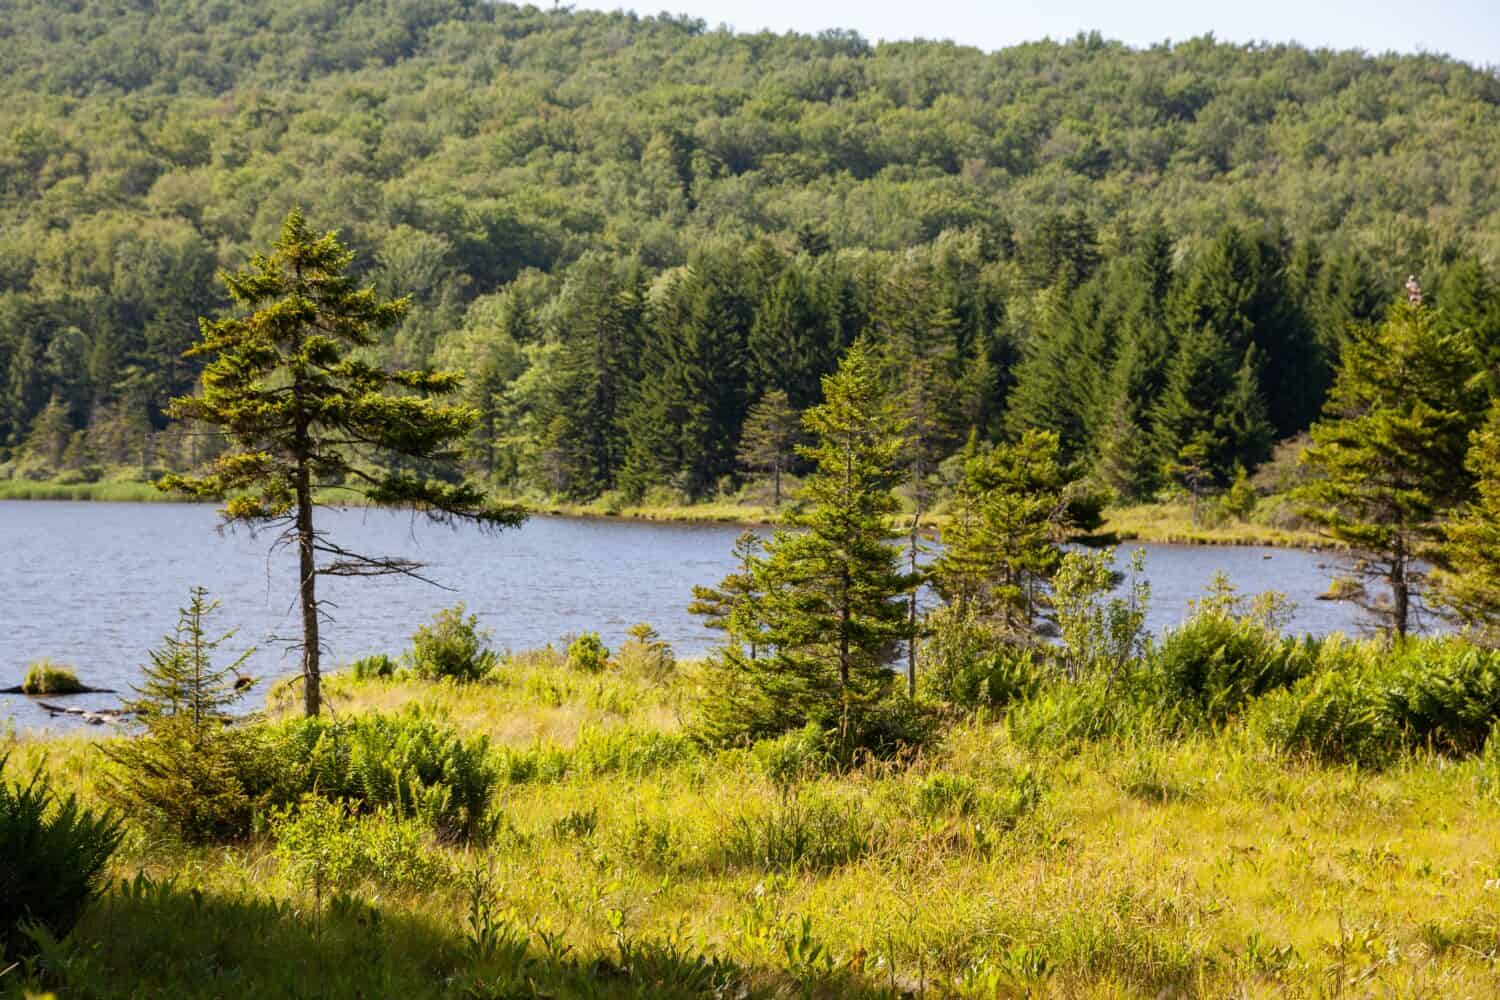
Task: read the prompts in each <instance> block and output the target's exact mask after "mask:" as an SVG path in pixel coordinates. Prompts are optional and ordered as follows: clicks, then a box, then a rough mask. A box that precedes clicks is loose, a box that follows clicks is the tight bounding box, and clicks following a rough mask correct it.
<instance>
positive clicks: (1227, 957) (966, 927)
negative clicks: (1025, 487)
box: [0, 656, 1500, 997]
mask: <svg viewBox="0 0 1500 1000" xmlns="http://www.w3.org/2000/svg"><path fill="white" fill-rule="evenodd" d="M496 678H497V679H496V681H495V682H494V683H486V684H470V685H457V684H419V683H415V682H411V681H399V680H379V681H367V682H362V683H357V682H354V681H352V680H351V679H348V678H345V677H339V676H336V677H334V678H331V679H330V682H329V686H328V689H329V692H330V694H331V696H332V703H333V704H334V705H335V707H336V709H337V710H338V711H339V712H340V713H353V712H359V711H365V710H369V709H382V710H391V709H393V708H395V707H397V706H399V705H401V704H405V703H409V702H418V703H421V704H423V705H424V708H428V709H431V710H432V711H435V712H439V713H441V714H443V715H444V716H446V717H447V718H448V719H449V720H450V722H451V723H452V724H453V725H454V726H455V727H457V728H459V729H460V730H462V731H464V732H466V733H484V734H488V735H490V736H491V737H492V738H493V739H494V740H496V741H497V742H498V743H499V744H500V749H499V750H498V751H497V752H498V753H499V754H501V755H502V756H503V757H504V758H505V759H507V760H509V761H512V762H516V761H521V762H529V763H523V764H521V765H518V767H517V771H518V772H524V773H518V774H516V775H515V776H513V777H512V780H511V781H510V782H509V783H508V784H506V785H504V786H503V787H502V788H501V790H500V792H499V793H498V794H497V799H496V804H495V806H494V814H495V819H496V825H497V829H498V831H499V832H498V833H497V834H496V836H495V837H494V838H493V839H492V840H491V842H490V843H489V844H487V845H486V846H484V847H482V848H479V847H475V848H463V847H459V846H455V845H444V844H437V843H434V844H432V845H431V847H430V849H431V850H432V851H433V852H436V855H437V856H439V857H440V859H441V862H442V863H441V865H440V866H439V871H440V873H441V874H439V875H438V876H437V877H435V878H434V879H433V880H431V882H430V884H429V883H428V882H426V881H424V882H423V883H421V884H410V885H409V884H403V883H399V882H391V881H382V880H381V879H380V878H378V877H374V876H371V877H365V878H363V879H362V880H359V881H356V882H355V883H354V884H353V885H351V886H349V887H347V893H348V895H347V898H345V899H343V900H342V901H335V900H334V899H332V898H331V894H330V893H327V892H324V893H322V894H321V895H320V894H319V893H318V892H317V891H316V887H315V886H312V885H309V884H308V883H307V882H306V880H305V878H303V877H301V876H299V874H298V872H297V871H296V870H295V869H293V868H291V867H289V866H288V865H287V864H286V863H285V861H284V859H282V858H280V857H278V855H277V853H276V851H275V850H274V849H273V846H272V845H271V844H270V843H269V841H268V840H266V839H264V838H261V839H256V840H252V841H251V842H249V843H247V844H243V845H238V846H235V847H230V848H216V849H202V848H200V849H193V848H187V847H183V846H181V845H176V844H173V843H170V842H164V841H161V840H159V839H157V838H154V837H152V836H150V835H148V834H146V833H144V832H143V831H135V832H134V833H133V834H132V836H131V837H130V839H129V841H128V843H127V845H126V847H125V848H124V850H123V851H122V854H121V855H120V857H119V858H118V859H117V860H116V862H115V865H114V875H115V877H116V878H117V879H127V880H134V878H135V875H136V873H137V872H138V871H144V872H146V873H147V875H148V877H149V878H151V879H152V880H154V881H155V882H157V883H162V882H164V880H169V879H173V878H175V879H176V881H175V883H172V887H171V888H170V890H163V889H160V888H157V889H153V890H150V891H149V892H148V891H147V890H144V889H142V890H139V891H137V890H135V889H125V888H122V887H121V886H120V884H119V883H117V884H116V887H115V889H114V890H113V891H112V892H111V893H110V894H109V895H108V896H107V897H106V899H105V900H104V901H103V902H101V903H100V904H98V905H96V906H95V907H94V908H93V909H92V910H91V911H90V912H89V913H88V914H86V915H85V918H84V921H83V924H82V925H81V926H80V928H79V930H78V931H77V933H76V934H75V936H74V938H73V940H72V942H71V943H70V944H69V945H68V946H66V947H64V948H62V949H60V950H59V951H57V953H56V954H55V955H54V957H53V959H52V961H53V967H50V968H49V969H47V970H34V972H33V977H32V982H33V985H34V986H37V987H52V988H56V987H63V988H65V989H67V990H71V991H73V993H74V995H97V996H123V995H131V993H132V992H134V993H135V995H152V994H161V993H166V992H171V993H173V994H174V995H187V996H210V995H228V994H234V995H245V996H273V995H292V994H293V993H295V994H296V995H322V996H351V995H355V992H356V991H358V992H362V993H363V994H364V995H367V996H375V995H403V996H404V995H410V996H414V997H425V996H510V995H535V994H538V993H539V994H543V995H553V996H589V995H597V996H657V995H660V996H673V995H681V996H703V995H714V993H715V992H716V991H720V992H722V993H723V994H724V995H767V996H798V995H803V994H804V993H805V994H807V995H812V996H830V997H831V996H890V995H896V994H900V993H902V992H903V991H905V992H912V993H916V992H919V991H921V990H924V989H925V991H926V992H927V995H930V996H943V995H959V996H1012V995H1018V994H1024V993H1027V992H1031V993H1034V994H1037V995H1057V996H1076V995H1117V996H1158V995H1169V996H1170V995H1177V996H1189V995H1213V996H1223V995H1241V994H1247V995H1285V994H1290V995H1309V996H1316V995H1335V994H1338V993H1341V992H1342V993H1349V994H1353V995H1369V994H1390V995H1397V996H1422V995H1472V996H1478V995H1489V994H1492V993H1493V992H1494V990H1495V988H1496V985H1497V983H1500V892H1497V891H1496V890H1495V888H1494V887H1495V886H1496V885H1500V881H1497V880H1500V844H1497V842H1496V840H1495V838H1494V835H1493V831H1494V830H1495V829H1496V828H1497V823H1500V795H1496V794H1494V792H1493V788H1492V783H1490V784H1487V783H1486V772H1485V771H1484V768H1485V767H1487V766H1489V765H1487V764H1486V763H1485V761H1483V760H1466V761H1462V762H1455V761H1452V760H1448V759H1443V758H1439V757H1436V756H1429V755H1426V754H1421V753H1419V754H1415V755H1410V756H1407V757H1403V758H1402V759H1401V760H1400V761H1399V762H1398V763H1397V764H1396V765H1395V766H1393V767H1391V768H1388V769H1386V770H1384V771H1379V772H1370V771H1365V770H1361V769H1359V768H1355V767H1350V766H1343V767H1330V766H1320V765H1316V764H1312V763H1307V762H1302V761H1298V760H1294V759H1290V758H1288V757H1285V756H1283V755H1280V754H1277V753H1275V752H1273V751H1272V750H1271V749H1270V748H1268V747H1267V746H1266V745H1265V744H1263V743H1261V742H1259V741H1258V740H1257V739H1256V738H1255V737H1254V736H1253V734H1251V733H1250V732H1248V731H1247V730H1245V729H1243V728H1242V727H1229V728H1225V729H1223V730H1221V731H1210V732H1196V733H1191V734H1189V735H1187V736H1184V737H1182V738H1180V739H1175V740H1163V739H1161V738H1159V737H1151V736H1149V735H1140V736H1132V737H1119V738H1104V739H1100V740H1095V741H1084V742H1082V743H1078V744H1074V745H1071V746H1069V747H1068V748H1067V749H1066V750H1065V751H1061V750H1059V751H1054V750H1049V749H1047V748H1046V747H1047V744H1045V743H1043V744H1037V745H1034V746H1033V745H1028V744H1026V743H1023V742H1021V741H1018V740H1017V739H1015V738H1014V737H1013V736H1012V734H1011V731H1010V729H1009V726H1008V724H1007V723H1005V722H995V723H985V724H980V723H978V722H971V723H964V724H959V725H958V726H957V728H955V729H954V730H953V731H952V732H951V733H950V734H949V735H948V737H947V739H946V740H945V742H944V743H943V744H942V745H941V746H940V747H938V748H936V749H933V750H931V751H929V752H927V753H925V754H923V755H921V756H919V757H917V758H916V759H914V760H911V761H909V762H907V763H906V764H904V765H903V766H894V765H888V764H869V765H867V766H865V767H863V768H860V769H858V770H855V771H853V772H849V773H845V774H824V775H818V774H807V775H803V776H801V778H800V780H794V781H792V782H790V783H788V782H787V781H786V780H785V778H784V777H781V776H777V775H773V774H770V773H768V768H767V764H766V762H765V760H764V759H763V756H762V755H757V754H756V753H754V752H751V751H750V750H747V749H729V750H708V749H704V748H701V747H698V746H696V745H694V744H693V743H691V741H689V740H687V739H686V738H685V737H684V735H683V725H682V720H683V719H684V718H686V717H688V713H689V710H690V707H691V705H690V701H691V699H690V676H689V679H686V680H682V681H679V682H678V683H676V684H672V685H656V684H651V683H648V682H646V681H644V680H642V679H638V678H634V677H629V676H623V675H621V674H619V673H618V672H607V673H605V674H603V675H598V676H592V675H589V676H585V675H578V674H571V673H568V672H567V671H565V670H563V669H561V668H560V667H559V666H557V665H556V658H555V656H554V657H548V656H534V657H529V658H523V659H521V660H519V661H518V660H515V659H513V660H511V661H509V662H507V663H505V664H503V665H502V666H501V667H500V668H499V670H497V672H496ZM1038 747H1039V748H1038ZM43 760H45V766H46V768H47V770H48V772H49V774H51V775H53V776H54V779H55V780H56V781H57V783H58V784H59V787H60V789H61V790H76V791H78V792H79V793H80V795H81V796H82V797H83V798H84V799H85V800H89V799H91V798H96V797H97V792H96V787H97V781H98V777H99V769H100V767H101V766H102V761H101V759H100V755H99V754H97V752H95V751H94V750H93V749H92V747H91V746H90V744H89V742H88V741H87V740H85V739H81V738H76V737H75V738H63V739H57V740H32V739H22V740H20V741H18V743H17V746H16V763H17V764H18V765H19V766H20V767H22V768H26V767H29V766H31V764H32V763H33V762H40V761H43ZM516 777H519V778H520V779H521V780H515V778H516ZM773 777H776V778H777V780H773ZM476 887H479V888H480V889H482V892H481V893H480V896H481V897H482V899H481V901H480V904H476V902H475V900H476V895H475V893H476ZM152 893H157V895H152ZM162 893H165V896H162V895H161V894H162ZM481 904H482V905H481ZM486 927H488V928H489V930H488V931H485V928H486ZM143 956H144V957H143ZM70 963H73V964H70ZM80 963H81V964H80ZM320 976H321V977H323V978H322V979H320V978H319V977H320ZM4 985H9V984H4V983H3V981H0V986H4ZM11 988H13V989H18V988H19V986H11ZM288 990H290V991H291V992H290V993H288V992H285V991H288Z"/></svg>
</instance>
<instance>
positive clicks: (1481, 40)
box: [532, 0, 1500, 67]
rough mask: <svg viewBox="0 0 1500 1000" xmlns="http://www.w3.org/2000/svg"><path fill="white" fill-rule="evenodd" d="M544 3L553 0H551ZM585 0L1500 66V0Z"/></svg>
mask: <svg viewBox="0 0 1500 1000" xmlns="http://www.w3.org/2000/svg"><path fill="white" fill-rule="evenodd" d="M532 2H535V3H537V4H538V6H547V2H546V0H532ZM573 6H575V7H586V8H591V9H595V10H617V9H620V8H624V9H628V10H629V9H633V10H636V11H638V12H639V13H642V14H654V13H657V12H658V11H660V10H666V11H668V12H670V13H673V14H688V15H691V16H693V17H700V18H702V19H703V20H705V21H707V22H708V23H709V25H710V26H711V27H717V26H719V25H720V24H727V25H729V26H730V27H732V28H734V29H736V30H738V31H759V30H762V29H770V30H772V31H777V32H782V31H800V32H817V31H821V30H823V29H825V28H850V29H853V30H855V31H857V32H859V33H860V34H861V35H863V36H864V37H865V38H867V39H869V40H870V41H882V40H896V39H907V38H931V39H951V40H953V41H955V42H959V43H961V44H964V45H974V46H977V47H979V48H982V49H997V48H1003V47H1005V46H1007V45H1013V44H1015V43H1017V42H1025V41H1035V40H1037V39H1040V38H1043V37H1051V38H1054V39H1066V38H1071V37H1073V36H1074V35H1076V34H1078V32H1080V31H1090V30H1097V31H1099V32H1100V33H1101V34H1102V35H1104V36H1105V37H1106V38H1109V39H1116V40H1119V41H1123V42H1126V43H1128V44H1131V45H1135V46H1145V45H1150V44H1152V43H1154V42H1160V41H1165V40H1167V39H1171V40H1174V41H1181V40H1184V39H1188V38H1193V37H1196V36H1198V35H1203V34H1206V33H1208V32H1213V34H1214V37H1216V38H1218V39H1220V40H1222V41H1232V42H1253V41H1271V42H1286V41H1298V42H1301V43H1302V44H1304V45H1307V46H1310V47H1313V48H1324V47H1326V48H1337V49H1364V50H1365V51H1368V52H1375V53H1380V52H1387V51H1392V50H1394V51H1397V52H1416V51H1427V52H1442V53H1447V54H1448V55H1452V56H1454V57H1456V58H1459V59H1462V60H1464V61H1466V62H1469V63H1472V64H1474V65H1476V66H1490V67H1500V0H1427V2H1425V3H1424V2H1422V0H1415V2H1412V0H1408V2H1405V3H1396V2H1393V0H1365V2H1359V0H1301V2H1295V0H1238V2H1234V3H1224V2H1222V0H1220V2H1214V0H1136V2H1133V3H1127V2H1123V0H1054V2H1050V3H1049V2H1045V0H1011V2H989V3H986V2H984V0H903V2H894V0H817V2H811V0H801V2H798V0H636V2H631V0H623V2H622V0H615V2H605V3H587V2H583V3H575V4H574V5H573Z"/></svg>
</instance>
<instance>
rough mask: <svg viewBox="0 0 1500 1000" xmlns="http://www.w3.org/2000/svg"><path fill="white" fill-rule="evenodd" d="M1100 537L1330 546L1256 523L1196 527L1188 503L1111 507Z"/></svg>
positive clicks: (1310, 536)
mask: <svg viewBox="0 0 1500 1000" xmlns="http://www.w3.org/2000/svg"><path fill="white" fill-rule="evenodd" d="M1100 534H1102V535H1108V536H1114V537H1116V538H1118V539H1120V540H1122V541H1134V542H1154V543H1158V544H1163V545H1272V546H1279V547H1285V548H1308V549H1316V548H1323V547H1326V546H1327V545H1328V544H1329V542H1328V540H1327V539H1325V538H1321V537H1320V536H1318V535H1315V534H1313V533H1312V532H1308V531H1288V530H1285V529H1282V528H1276V527H1272V526H1270V525H1264V524H1258V523H1256V522H1255V521H1253V520H1250V521H1238V520H1228V521H1225V522H1224V523H1221V524H1214V525H1210V524H1207V523H1202V522H1200V523H1198V524H1194V523H1193V516H1192V508H1191V507H1190V506H1189V505H1187V504H1185V503H1159V504H1137V505H1135V506H1129V507H1112V508H1110V509H1108V510H1106V511H1105V512H1104V526H1103V528H1101V529H1100Z"/></svg>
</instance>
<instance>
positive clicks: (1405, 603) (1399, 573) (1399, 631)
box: [1391, 552, 1411, 641]
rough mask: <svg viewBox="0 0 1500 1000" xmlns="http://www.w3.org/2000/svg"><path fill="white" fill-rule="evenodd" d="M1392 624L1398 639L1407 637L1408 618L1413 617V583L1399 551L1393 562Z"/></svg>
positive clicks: (1403, 557) (1402, 555)
mask: <svg viewBox="0 0 1500 1000" xmlns="http://www.w3.org/2000/svg"><path fill="white" fill-rule="evenodd" d="M1391 605H1392V607H1391V624H1392V625H1394V626H1395V629H1396V639H1397V640H1398V641H1399V640H1402V639H1405V638H1406V631H1407V628H1408V620H1409V619H1410V617H1411V583H1410V581H1409V580H1408V579H1407V576H1406V559H1405V556H1404V554H1402V553H1400V552H1398V553H1397V555H1396V560H1395V562H1394V563H1392V564H1391Z"/></svg>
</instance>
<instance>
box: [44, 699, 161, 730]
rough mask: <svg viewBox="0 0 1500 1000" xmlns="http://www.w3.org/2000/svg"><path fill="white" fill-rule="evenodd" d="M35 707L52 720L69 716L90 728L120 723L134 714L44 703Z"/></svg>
mask: <svg viewBox="0 0 1500 1000" xmlns="http://www.w3.org/2000/svg"><path fill="white" fill-rule="evenodd" d="M37 707H38V708H40V709H42V711H44V712H46V713H48V714H49V715H51V716H52V717H53V718H56V717H57V716H59V715H71V716H75V717H77V718H80V719H82V720H83V721H84V722H87V723H88V724H89V725H91V726H102V725H104V724H105V723H106V722H120V721H121V720H123V719H127V718H129V717H130V716H132V715H135V714H136V713H135V712H133V711H131V710H130V709H128V708H93V709H90V708H70V707H68V706H67V705H50V704H48V703H47V702H45V701H39V702H37Z"/></svg>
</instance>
